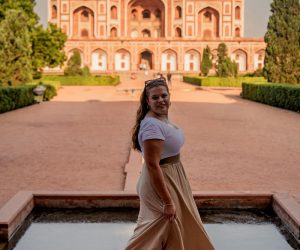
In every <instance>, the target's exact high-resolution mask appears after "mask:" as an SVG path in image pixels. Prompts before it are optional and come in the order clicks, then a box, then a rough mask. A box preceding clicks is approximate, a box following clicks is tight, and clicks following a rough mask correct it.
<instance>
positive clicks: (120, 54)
mask: <svg viewBox="0 0 300 250" xmlns="http://www.w3.org/2000/svg"><path fill="white" fill-rule="evenodd" d="M115 70H117V71H129V70H130V54H129V52H128V51H127V50H125V49H120V50H118V51H117V52H116V53H115Z"/></svg>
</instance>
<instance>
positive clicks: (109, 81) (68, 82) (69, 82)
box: [40, 75, 120, 86]
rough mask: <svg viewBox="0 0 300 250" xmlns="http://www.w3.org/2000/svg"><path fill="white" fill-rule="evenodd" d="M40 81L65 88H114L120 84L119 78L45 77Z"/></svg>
mask: <svg viewBox="0 0 300 250" xmlns="http://www.w3.org/2000/svg"><path fill="white" fill-rule="evenodd" d="M40 81H42V82H45V83H47V82H48V81H55V82H60V84H61V85H65V86H79V85H83V86H85V85H90V86H107V85H112V86H115V85H117V84H119V83H120V76H119V75H116V76H107V75H99V76H98V75H97V76H50V75H45V76H43V77H42V79H40Z"/></svg>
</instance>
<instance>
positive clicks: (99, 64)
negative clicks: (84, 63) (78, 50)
mask: <svg viewBox="0 0 300 250" xmlns="http://www.w3.org/2000/svg"><path fill="white" fill-rule="evenodd" d="M106 69H107V55H106V52H104V51H103V50H101V49H97V50H95V51H93V53H92V64H91V70H95V71H96V70H97V71H105V70H106Z"/></svg>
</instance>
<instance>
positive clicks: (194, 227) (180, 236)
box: [125, 78, 214, 250]
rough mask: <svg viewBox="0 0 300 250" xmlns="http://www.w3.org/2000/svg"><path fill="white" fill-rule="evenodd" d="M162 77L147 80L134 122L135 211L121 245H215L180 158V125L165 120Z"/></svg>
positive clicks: (181, 249) (194, 248) (173, 249)
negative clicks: (138, 164)
mask: <svg viewBox="0 0 300 250" xmlns="http://www.w3.org/2000/svg"><path fill="white" fill-rule="evenodd" d="M169 107H170V92H169V88H168V85H167V83H166V81H165V79H163V78H157V79H154V80H148V81H146V82H145V87H144V90H143V92H142V94H141V98H140V106H139V108H138V110H137V116H136V123H135V125H134V127H133V133H132V144H133V149H136V150H138V151H140V152H141V153H142V155H143V157H144V159H145V163H144V166H143V168H142V172H141V175H140V178H139V181H138V183H137V192H138V195H139V198H140V211H139V215H138V220H137V225H136V228H135V229H134V233H133V236H132V237H131V238H130V240H129V241H128V243H127V246H126V248H125V250H163V249H165V250H214V247H213V245H212V243H211V241H210V239H209V237H208V235H207V233H206V231H205V229H204V227H203V224H202V221H201V218H200V215H199V212H198V209H197V206H196V203H195V201H194V198H193V195H192V190H191V187H190V184H189V182H188V180H187V177H186V173H185V170H184V168H183V166H182V163H181V160H180V149H181V147H182V145H183V143H184V136H183V131H182V130H181V129H180V128H178V127H177V126H176V125H175V124H173V123H172V122H171V121H170V120H169V116H168V111H169Z"/></svg>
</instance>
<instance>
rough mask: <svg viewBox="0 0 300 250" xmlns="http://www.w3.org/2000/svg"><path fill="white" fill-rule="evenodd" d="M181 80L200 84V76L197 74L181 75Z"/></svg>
mask: <svg viewBox="0 0 300 250" xmlns="http://www.w3.org/2000/svg"><path fill="white" fill-rule="evenodd" d="M183 81H184V82H187V83H191V84H193V85H197V86H201V85H202V77H199V76H183Z"/></svg>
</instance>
